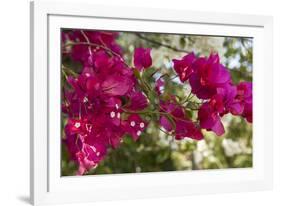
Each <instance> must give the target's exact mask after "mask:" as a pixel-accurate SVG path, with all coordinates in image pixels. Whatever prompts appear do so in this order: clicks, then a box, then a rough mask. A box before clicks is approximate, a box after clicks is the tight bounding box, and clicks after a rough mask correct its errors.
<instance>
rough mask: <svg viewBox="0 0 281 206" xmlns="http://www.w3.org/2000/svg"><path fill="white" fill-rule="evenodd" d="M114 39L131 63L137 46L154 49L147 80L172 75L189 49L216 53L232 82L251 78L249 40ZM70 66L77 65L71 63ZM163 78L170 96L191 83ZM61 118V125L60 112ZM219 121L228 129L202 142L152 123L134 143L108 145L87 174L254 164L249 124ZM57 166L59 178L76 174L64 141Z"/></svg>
mask: <svg viewBox="0 0 281 206" xmlns="http://www.w3.org/2000/svg"><path fill="white" fill-rule="evenodd" d="M117 42H118V43H119V44H120V45H121V47H122V48H123V51H124V58H125V60H126V62H128V63H129V64H131V65H132V56H133V52H134V49H135V48H137V47H149V48H152V59H153V68H152V69H151V71H155V70H156V69H157V70H158V71H159V73H157V75H154V77H151V78H150V77H149V76H150V74H149V72H147V78H148V79H149V81H150V83H151V84H153V82H155V79H154V78H157V77H159V76H161V74H164V73H168V74H169V75H170V77H172V76H175V73H174V71H173V69H172V63H171V62H172V61H171V60H172V59H174V58H181V57H182V56H184V55H186V53H187V52H191V51H193V52H194V53H195V54H196V55H199V56H200V55H204V56H208V55H209V54H210V53H211V52H217V53H218V54H219V56H220V58H221V62H222V64H224V65H226V67H227V68H228V69H229V70H230V72H231V75H232V79H233V81H234V83H239V82H240V81H252V70H253V68H252V52H253V50H252V48H253V41H252V39H251V38H247V37H217V36H198V35H174V34H153V33H132V32H119V36H118V38H117ZM67 63H68V64H71V62H67ZM72 64H73V65H72V66H73V67H79V65H77V63H75V62H73V63H72ZM166 78H168V77H166ZM167 82H168V83H167V84H166V89H168V90H169V89H170V90H171V91H169V92H171V93H173V94H176V95H179V96H185V95H188V94H189V92H190V87H189V85H188V84H181V83H180V81H179V79H178V78H174V79H172V80H170V81H167ZM63 84H64V82H63V81H62V86H64V85H63ZM175 88H176V89H175ZM193 98H195V100H196V97H193ZM62 120H63V121H62V127H63V125H64V123H63V122H64V121H65V119H64V116H63V115H62ZM223 124H224V127H225V130H226V132H225V134H224V135H223V136H221V137H217V136H216V135H215V134H214V133H212V132H206V131H203V134H204V137H205V138H204V140H201V141H195V140H191V139H184V140H180V141H177V140H174V139H173V138H172V137H171V136H169V135H167V134H166V133H164V132H162V131H161V130H159V129H158V127H157V126H156V125H154V123H153V122H151V123H150V124H149V126H148V128H147V129H146V131H145V132H144V133H143V134H142V135H141V137H140V139H139V140H138V141H136V142H134V141H133V140H132V139H131V138H130V137H125V138H124V141H123V143H122V144H121V146H120V147H119V148H118V149H115V150H112V149H110V150H109V151H108V154H107V156H106V158H105V159H104V160H103V161H102V162H100V164H99V166H98V167H97V168H95V169H93V170H91V171H90V172H89V173H88V175H93V174H114V173H115V174H116V173H135V172H160V171H174V170H200V169H222V168H245V167H252V162H253V157H252V153H253V148H252V125H251V124H249V123H248V122H246V121H245V120H244V119H243V118H241V117H235V116H232V115H225V116H224V117H223ZM62 131H63V129H62ZM62 138H64V134H62ZM61 164H62V175H63V176H66V175H74V174H75V171H76V169H77V165H76V164H75V163H74V162H72V161H70V160H69V157H68V153H67V151H66V148H65V146H64V145H63V144H62V162H61Z"/></svg>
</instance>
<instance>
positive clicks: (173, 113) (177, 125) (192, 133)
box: [160, 102, 203, 140]
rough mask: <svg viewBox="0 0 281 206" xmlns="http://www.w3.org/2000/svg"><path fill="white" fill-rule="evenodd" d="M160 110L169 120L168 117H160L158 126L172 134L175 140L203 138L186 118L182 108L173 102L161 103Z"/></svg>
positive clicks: (198, 130)
mask: <svg viewBox="0 0 281 206" xmlns="http://www.w3.org/2000/svg"><path fill="white" fill-rule="evenodd" d="M161 108H162V111H163V112H167V113H168V115H169V118H168V115H161V117H160V125H161V126H163V128H164V129H165V130H167V131H168V132H174V133H175V138H176V139H178V140H180V139H183V138H187V137H188V138H192V139H196V140H200V139H202V138H203V135H202V133H201V131H200V129H199V128H198V127H197V126H196V125H195V124H194V123H193V122H192V121H191V120H190V119H189V118H188V117H186V115H185V112H184V109H183V108H182V107H180V106H179V105H176V104H175V103H173V102H165V103H164V102H162V104H161ZM171 119H172V120H171ZM173 124H174V125H173Z"/></svg>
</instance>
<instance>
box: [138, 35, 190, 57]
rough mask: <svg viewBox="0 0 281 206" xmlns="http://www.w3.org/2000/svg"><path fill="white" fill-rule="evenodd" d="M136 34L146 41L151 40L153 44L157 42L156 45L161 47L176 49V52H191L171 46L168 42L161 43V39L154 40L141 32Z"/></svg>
mask: <svg viewBox="0 0 281 206" xmlns="http://www.w3.org/2000/svg"><path fill="white" fill-rule="evenodd" d="M135 35H136V36H137V37H139V38H140V39H142V40H145V41H147V42H150V43H152V44H155V45H158V46H161V47H166V48H167V49H171V50H173V51H175V52H182V53H189V52H190V51H187V50H184V49H178V48H175V47H172V46H170V45H168V44H163V43H161V42H159V41H155V40H153V39H149V38H147V37H144V36H142V35H141V34H139V33H135Z"/></svg>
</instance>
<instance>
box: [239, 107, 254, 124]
mask: <svg viewBox="0 0 281 206" xmlns="http://www.w3.org/2000/svg"><path fill="white" fill-rule="evenodd" d="M242 116H243V117H245V118H246V120H247V121H248V122H250V123H252V122H253V104H245V106H244V110H243V114H242Z"/></svg>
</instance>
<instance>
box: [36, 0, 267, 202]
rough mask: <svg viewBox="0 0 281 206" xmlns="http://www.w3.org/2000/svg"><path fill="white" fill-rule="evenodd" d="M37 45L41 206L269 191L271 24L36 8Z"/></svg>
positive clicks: (82, 7) (47, 4) (157, 12)
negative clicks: (47, 205)
mask: <svg viewBox="0 0 281 206" xmlns="http://www.w3.org/2000/svg"><path fill="white" fill-rule="evenodd" d="M144 13H145V14H146V15H145V16H143V14H144ZM31 40H32V41H31V125H32V127H31V199H32V202H33V204H34V205H38V204H47V203H67V202H82V201H101V200H112V199H116V200H117V199H132V198H148V197H162V196H178V195H188V194H208V193H219V192H243V191H250V190H265V189H270V188H272V181H273V179H272V144H273V143H272V139H273V133H272V121H273V120H272V119H273V118H272V115H273V110H272V99H273V95H272V88H273V86H272V78H273V74H272V18H271V17H266V16H253V15H237V14H218V13H206V12H190V11H173V10H161V9H151V8H147V9H144V8H142V9H140V8H123V7H119V8H117V7H108V6H102V5H94V4H91V3H89V4H86V3H82V4H81V3H79V2H78V1H77V3H73V2H72V3H67V2H60V1H58V2H51V1H35V2H32V3H31ZM77 194H79V195H77ZM108 194H110V195H108Z"/></svg>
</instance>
